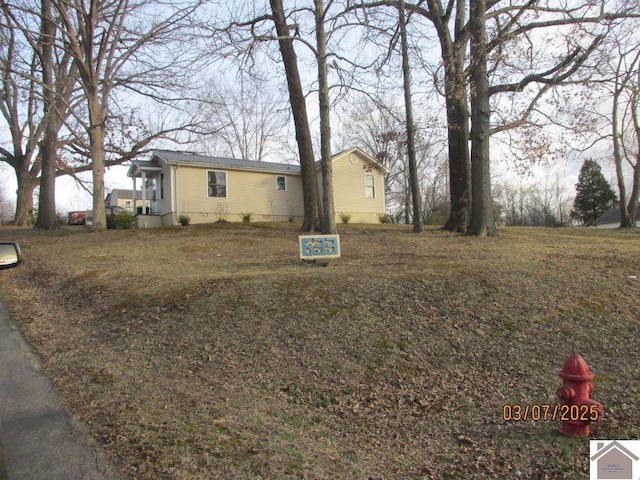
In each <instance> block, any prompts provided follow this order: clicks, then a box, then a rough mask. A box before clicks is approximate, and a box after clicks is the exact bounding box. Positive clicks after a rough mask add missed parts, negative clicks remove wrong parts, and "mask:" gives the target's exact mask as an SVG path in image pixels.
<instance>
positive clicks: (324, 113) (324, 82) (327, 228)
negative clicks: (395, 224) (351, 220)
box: [314, 0, 337, 233]
mask: <svg viewBox="0 0 640 480" xmlns="http://www.w3.org/2000/svg"><path fill="white" fill-rule="evenodd" d="M314 4H315V19H316V44H317V48H318V52H317V55H318V58H317V62H318V100H319V107H320V167H321V169H322V233H336V232H337V230H336V214H335V208H334V205H333V166H332V164H331V121H330V116H331V111H330V105H329V85H328V74H327V51H326V38H325V32H324V0H314Z"/></svg>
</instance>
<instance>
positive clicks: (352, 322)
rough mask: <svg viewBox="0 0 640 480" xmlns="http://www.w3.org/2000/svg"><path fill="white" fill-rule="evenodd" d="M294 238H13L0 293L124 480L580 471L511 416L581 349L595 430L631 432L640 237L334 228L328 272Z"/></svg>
mask: <svg viewBox="0 0 640 480" xmlns="http://www.w3.org/2000/svg"><path fill="white" fill-rule="evenodd" d="M296 228H297V227H296V226H291V225H275V226H268V225H263V224H250V225H238V224H235V225H231V224H229V225H211V226H190V227H178V228H170V229H157V230H137V231H120V230H119V231H108V232H105V233H101V234H96V233H88V232H85V231H84V230H83V229H82V228H78V229H77V230H60V231H57V232H53V233H37V232H33V231H31V230H16V229H4V230H0V239H2V240H9V239H16V240H18V241H19V242H20V243H21V246H22V248H23V252H24V254H25V257H26V261H25V263H24V265H22V266H21V267H20V268H17V269H13V270H8V271H6V272H3V274H2V283H1V286H0V290H1V292H2V296H3V300H4V301H5V302H6V303H7V304H8V305H9V306H10V309H11V311H12V312H13V315H14V319H15V321H16V322H17V323H18V324H19V326H20V328H21V329H22V331H23V332H24V335H25V336H26V338H27V339H28V340H29V342H30V343H31V345H32V346H33V347H34V349H35V350H36V351H37V353H38V354H39V355H40V358H41V359H42V362H43V365H44V368H45V370H46V372H47V374H48V375H49V376H50V377H51V378H52V379H53V381H54V383H55V385H56V387H57V388H58V390H59V391H60V393H61V395H62V397H63V399H64V401H65V402H66V404H67V405H68V407H69V409H70V410H71V411H72V412H73V414H74V415H75V417H76V418H78V419H79V420H81V421H83V422H85V423H86V424H87V426H88V429H89V431H90V432H91V434H92V435H93V436H94V437H95V438H96V439H98V441H99V442H100V443H101V444H103V445H104V447H105V449H106V450H107V452H108V453H109V454H110V455H111V457H112V459H113V460H114V462H116V463H117V464H118V465H120V466H121V468H122V470H123V471H124V472H125V473H126V474H127V475H129V476H131V477H132V478H142V479H147V478H148V479H156V478H176V479H187V478H203V479H205V478H220V479H235V478H237V479H284V478H291V479H294V478H308V479H351V478H354V479H363V480H365V479H417V478H427V479H432V478H433V479H440V478H451V479H460V478H514V479H564V478H566V479H574V478H587V476H588V468H589V459H588V457H589V442H588V439H585V438H580V439H573V438H566V437H563V436H560V435H559V434H558V433H557V430H558V427H559V422H557V421H555V422H554V421H546V422H545V421H537V422H536V421H531V420H529V421H520V422H514V421H505V420H503V418H502V407H503V405H504V404H521V405H525V404H530V405H534V404H553V403H556V398H555V392H556V390H557V388H558V387H559V386H560V385H561V383H562V381H561V379H560V378H559V377H558V373H557V371H558V369H560V368H561V366H562V364H563V362H564V360H565V359H566V358H567V357H568V356H569V355H570V354H571V353H572V352H574V351H575V352H579V353H581V354H582V355H583V356H584V357H585V359H586V360H587V362H588V363H589V364H590V366H591V368H592V370H593V371H594V373H595V374H596V379H595V381H594V384H595V390H594V395H593V396H594V398H595V399H596V400H598V401H600V402H602V403H603V404H604V406H605V408H606V415H605V417H604V418H603V419H602V420H601V421H600V422H599V424H598V425H597V427H596V429H597V431H596V432H595V436H596V437H598V438H611V439H614V438H617V439H633V438H640V402H639V401H638V398H640V348H638V339H639V338H640V336H639V334H640V321H639V319H640V296H639V293H640V236H639V235H636V234H630V233H621V232H617V231H611V232H603V231H595V230H586V229H559V230H547V229H515V228H513V229H503V230H501V231H500V236H499V237H497V238H487V239H476V238H468V237H462V236H458V235H452V234H447V233H444V232H441V231H439V230H429V231H427V232H425V233H424V234H422V235H414V234H412V233H410V232H409V231H408V230H407V229H406V228H403V227H387V226H381V225H379V226H369V227H364V226H350V225H349V226H344V225H341V226H340V233H341V243H342V253H343V257H342V258H341V259H339V260H336V261H333V262H331V263H330V265H329V266H327V267H325V268H320V267H310V266H306V265H304V264H303V263H301V262H300V261H299V260H298V257H297V235H298V232H297V230H296ZM635 276H638V277H639V278H633V277H635Z"/></svg>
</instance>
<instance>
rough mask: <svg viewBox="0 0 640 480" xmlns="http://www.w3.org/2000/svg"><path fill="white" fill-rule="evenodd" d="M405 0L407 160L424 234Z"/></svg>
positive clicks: (418, 226)
mask: <svg viewBox="0 0 640 480" xmlns="http://www.w3.org/2000/svg"><path fill="white" fill-rule="evenodd" d="M405 17H406V16H405V6H404V0H400V5H399V7H398V25H399V28H400V45H401V52H402V78H403V90H404V109H405V112H406V125H407V159H408V164H409V165H408V166H409V184H410V185H411V198H412V205H413V231H414V232H415V233H420V232H422V205H421V203H422V196H421V194H420V180H419V179H418V166H417V160H416V133H415V124H414V120H413V98H412V95H411V71H410V66H409V45H408V41H407V21H406V18H405Z"/></svg>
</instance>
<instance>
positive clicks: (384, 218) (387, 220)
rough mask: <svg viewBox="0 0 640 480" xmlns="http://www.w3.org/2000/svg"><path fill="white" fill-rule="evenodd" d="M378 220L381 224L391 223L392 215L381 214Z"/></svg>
mask: <svg viewBox="0 0 640 480" xmlns="http://www.w3.org/2000/svg"><path fill="white" fill-rule="evenodd" d="M378 220H380V223H391V215H389V214H388V213H381V214H380V215H378Z"/></svg>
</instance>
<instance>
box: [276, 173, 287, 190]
mask: <svg viewBox="0 0 640 480" xmlns="http://www.w3.org/2000/svg"><path fill="white" fill-rule="evenodd" d="M279 178H284V188H283V189H282V190H280V189H279V188H278V179H279ZM287 183H288V182H287V176H286V175H276V192H286V191H287Z"/></svg>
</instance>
